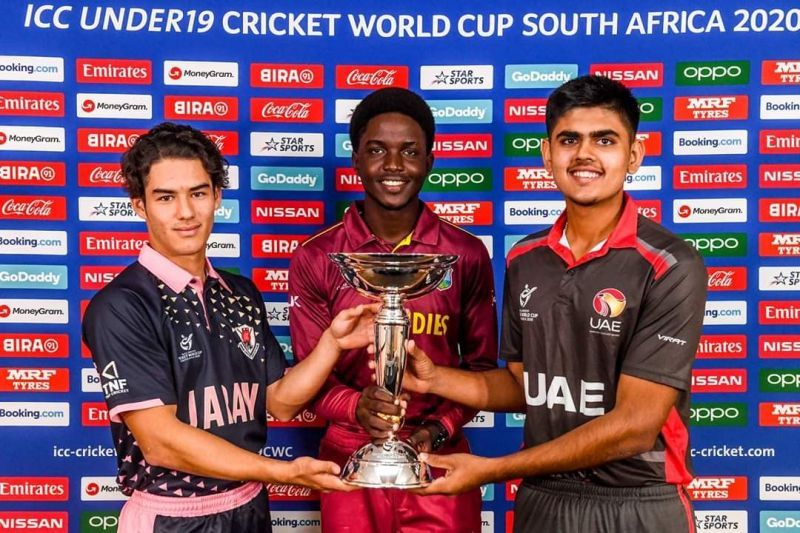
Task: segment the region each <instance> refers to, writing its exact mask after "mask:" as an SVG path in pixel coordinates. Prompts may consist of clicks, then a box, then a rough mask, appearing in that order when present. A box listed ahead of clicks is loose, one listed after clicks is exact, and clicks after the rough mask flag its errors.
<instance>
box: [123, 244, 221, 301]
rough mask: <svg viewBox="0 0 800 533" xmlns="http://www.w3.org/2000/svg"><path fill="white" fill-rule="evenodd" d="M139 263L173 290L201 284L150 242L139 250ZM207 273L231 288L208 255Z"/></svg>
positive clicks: (177, 290)
mask: <svg viewBox="0 0 800 533" xmlns="http://www.w3.org/2000/svg"><path fill="white" fill-rule="evenodd" d="M139 264H141V265H142V266H143V267H144V268H146V269H147V270H148V271H150V273H151V274H153V275H154V276H155V277H157V278H158V279H160V280H161V281H163V282H164V283H165V284H166V285H167V287H169V288H170V289H171V290H172V291H173V292H176V293H177V292H182V291H183V290H184V289H185V288H186V287H187V285H192V286H197V285H198V284H199V280H198V279H197V278H195V277H194V276H193V275H191V274H190V273H189V272H187V271H186V270H184V269H182V268H181V267H179V266H178V265H176V264H175V263H173V262H172V261H170V260H169V259H167V258H166V257H164V256H163V255H161V254H160V253H159V252H157V251H156V250H154V249H153V248H151V247H150V244H148V243H145V245H144V246H142V249H141V250H140V251H139ZM206 273H207V274H208V277H209V278H215V279H216V280H218V281H219V282H220V283H221V284H222V286H223V287H225V288H226V289H227V290H228V291H230V290H231V289H230V287H228V284H227V283H225V280H224V279H222V277H220V275H219V273H217V271H216V270H214V267H213V266H211V262H210V261H209V260H208V257H206Z"/></svg>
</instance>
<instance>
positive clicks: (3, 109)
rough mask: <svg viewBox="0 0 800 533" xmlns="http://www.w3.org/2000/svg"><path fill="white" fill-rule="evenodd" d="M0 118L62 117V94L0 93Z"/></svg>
mask: <svg viewBox="0 0 800 533" xmlns="http://www.w3.org/2000/svg"><path fill="white" fill-rule="evenodd" d="M0 116H17V117H63V116H64V93H45V92H33V91H0Z"/></svg>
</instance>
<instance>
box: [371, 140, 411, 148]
mask: <svg viewBox="0 0 800 533" xmlns="http://www.w3.org/2000/svg"><path fill="white" fill-rule="evenodd" d="M364 144H380V145H385V144H386V143H385V142H383V141H380V140H378V139H369V140H367V141H366V142H365V143H364ZM416 144H418V143H417V141H404V142H403V143H402V145H401V146H403V147H406V146H414V145H416Z"/></svg>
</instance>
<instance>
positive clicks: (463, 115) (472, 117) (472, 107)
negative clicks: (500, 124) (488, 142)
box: [427, 100, 492, 124]
mask: <svg viewBox="0 0 800 533" xmlns="http://www.w3.org/2000/svg"><path fill="white" fill-rule="evenodd" d="M427 103H428V105H429V106H430V108H431V112H432V113H433V118H434V120H436V123H437V124H490V123H491V122H492V101H491V100H427Z"/></svg>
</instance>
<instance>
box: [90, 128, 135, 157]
mask: <svg viewBox="0 0 800 533" xmlns="http://www.w3.org/2000/svg"><path fill="white" fill-rule="evenodd" d="M146 132H147V130H141V129H119V128H78V151H79V152H88V153H102V152H111V153H122V152H124V151H126V150H127V149H128V148H130V147H131V146H133V143H135V142H136V139H138V138H139V136H140V135H143V134H144V133H146Z"/></svg>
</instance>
